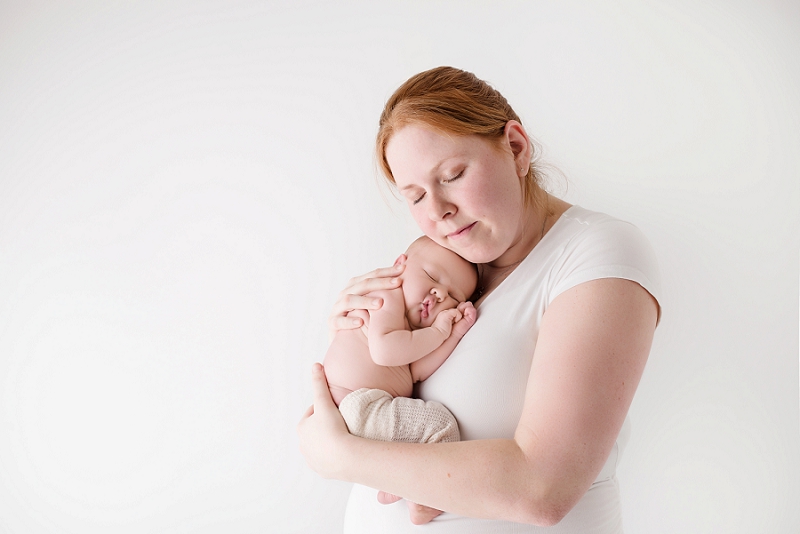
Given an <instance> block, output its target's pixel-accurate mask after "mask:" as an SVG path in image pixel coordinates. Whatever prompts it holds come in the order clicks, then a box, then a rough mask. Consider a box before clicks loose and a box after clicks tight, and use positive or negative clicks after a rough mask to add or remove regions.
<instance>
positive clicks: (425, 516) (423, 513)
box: [408, 501, 442, 525]
mask: <svg viewBox="0 0 800 534" xmlns="http://www.w3.org/2000/svg"><path fill="white" fill-rule="evenodd" d="M441 513H442V511H441V510H437V509H436V508H431V507H430V506H423V505H421V504H417V503H413V502H411V501H409V502H408V516H409V518H410V519H411V522H412V523H413V524H415V525H424V524H425V523H429V522H430V520H431V519H433V518H434V517H436V516H438V515H440V514H441Z"/></svg>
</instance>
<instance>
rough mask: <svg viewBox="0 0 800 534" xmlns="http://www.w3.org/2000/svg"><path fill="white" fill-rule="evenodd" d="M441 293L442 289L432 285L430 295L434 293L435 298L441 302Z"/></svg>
mask: <svg viewBox="0 0 800 534" xmlns="http://www.w3.org/2000/svg"><path fill="white" fill-rule="evenodd" d="M442 294H443V292H442V290H441V289H439V288H438V287H434V288H432V289H431V295H436V300H437V301H439V302H442V300H444V297H442Z"/></svg>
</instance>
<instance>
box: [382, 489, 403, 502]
mask: <svg viewBox="0 0 800 534" xmlns="http://www.w3.org/2000/svg"><path fill="white" fill-rule="evenodd" d="M400 499H402V497H398V496H397V495H392V494H391V493H386V492H385V491H379V492H378V502H379V503H381V504H392V503H395V502H397V501H399V500H400Z"/></svg>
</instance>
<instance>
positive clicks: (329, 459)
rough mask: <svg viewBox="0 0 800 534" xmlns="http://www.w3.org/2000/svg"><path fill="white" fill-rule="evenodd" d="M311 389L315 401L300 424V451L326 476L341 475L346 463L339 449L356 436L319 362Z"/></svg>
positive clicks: (334, 476)
mask: <svg viewBox="0 0 800 534" xmlns="http://www.w3.org/2000/svg"><path fill="white" fill-rule="evenodd" d="M311 392H312V397H313V402H314V404H312V405H311V407H310V408H309V409H308V410H306V413H304V414H303V418H302V419H301V420H300V423H298V425H297V434H298V437H299V438H300V452H301V453H302V454H303V456H304V457H305V459H306V463H307V464H308V466H309V467H310V468H311V469H313V470H314V471H316V472H317V473H318V474H320V475H321V476H323V477H325V478H341V473H342V469H343V467H345V466H343V465H342V464H343V463H344V462H342V461H340V460H339V459H340V458H341V457H342V455H340V454H338V452H339V451H341V450H342V448H343V447H344V446H345V445H346V441H347V440H348V439H350V438H352V436H351V435H350V433H349V432H348V431H347V425H346V424H345V422H344V419H342V415H341V413H340V412H339V409H338V408H337V407H336V404H335V403H334V402H333V399H332V398H331V393H330V390H329V389H328V381H327V379H326V378H325V370H324V368H323V367H322V365H320V364H318V363H315V364H314V367H312V369H311Z"/></svg>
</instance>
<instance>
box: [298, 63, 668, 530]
mask: <svg viewBox="0 0 800 534" xmlns="http://www.w3.org/2000/svg"><path fill="white" fill-rule="evenodd" d="M533 151H534V148H533V145H532V143H531V141H530V139H529V138H528V135H527V133H526V132H525V129H524V128H523V126H522V124H521V123H520V120H519V117H518V116H517V115H516V113H514V111H513V110H512V109H511V107H510V106H509V105H508V103H507V102H506V100H505V98H503V97H502V95H500V93H498V92H497V91H496V90H494V89H493V88H492V87H490V86H489V85H488V84H486V83H485V82H483V81H481V80H479V79H477V78H476V77H475V76H474V75H472V74H470V73H467V72H464V71H460V70H458V69H453V68H450V67H441V68H437V69H433V70H430V71H427V72H423V73H421V74H418V75H416V76H414V77H412V78H411V79H410V80H408V81H407V82H406V83H405V84H403V85H402V86H401V87H400V88H399V89H398V90H397V91H396V92H395V94H394V95H393V96H392V97H391V98H390V100H389V101H388V102H387V104H386V107H385V109H384V112H383V114H382V116H381V121H380V131H379V133H378V139H377V156H378V161H379V163H380V165H381V168H382V171H383V172H384V173H385V174H386V176H387V178H388V179H389V180H390V181H391V182H393V183H394V184H395V185H396V187H397V189H398V190H399V192H400V193H401V194H402V195H403V196H404V197H405V198H406V200H407V201H408V206H409V209H410V210H411V214H412V215H413V217H414V220H415V221H416V223H417V224H418V225H419V227H420V229H421V230H422V231H423V232H424V233H425V234H426V235H427V236H429V237H430V238H431V239H433V240H434V241H436V242H437V243H439V244H441V245H443V246H445V247H447V248H449V249H451V250H453V251H454V252H456V253H458V254H459V255H461V256H462V257H464V258H465V259H467V260H469V261H471V262H473V263H476V264H477V265H478V272H479V282H478V290H477V291H476V293H475V295H474V296H473V301H474V303H475V306H476V308H477V309H478V320H477V322H476V323H475V325H474V326H473V328H472V329H471V330H470V331H469V332H468V333H467V335H466V336H464V338H463V339H462V340H461V342H460V343H459V345H458V347H457V348H456V350H455V351H454V352H453V354H452V355H451V356H450V358H449V359H448V361H447V362H445V364H444V365H443V366H442V367H441V368H440V369H439V370H438V371H437V372H436V373H435V374H434V375H433V376H432V377H431V378H429V379H428V380H427V381H426V382H424V383H423V384H422V386H421V387H420V388H419V392H418V393H419V396H420V397H421V398H423V399H426V400H437V401H439V402H441V403H443V404H444V405H445V406H447V407H448V408H449V409H450V410H451V411H452V412H453V414H454V415H455V416H456V418H457V419H458V422H459V426H460V428H461V433H462V437H463V439H464V441H461V442H458V443H446V444H436V445H425V444H415V443H395V442H392V443H386V442H378V441H370V440H365V439H361V438H357V437H354V436H351V435H350V434H348V433H347V429H346V427H345V425H344V422H343V421H342V419H341V417H340V415H339V412H338V411H337V410H336V406H335V404H334V403H333V402H332V401H331V398H330V395H329V393H328V388H327V386H326V382H325V377H324V372H323V370H322V368H321V367H320V366H315V368H314V371H313V373H312V381H313V392H314V405H313V406H312V407H311V408H310V409H309V410H308V412H307V413H306V414H305V415H304V417H303V419H302V420H301V422H300V424H299V425H298V433H299V436H300V446H301V450H302V452H303V454H304V455H305V457H306V460H307V462H308V463H309V465H310V466H311V467H312V468H313V469H314V470H316V471H317V472H318V473H320V474H321V475H322V476H325V477H330V478H337V479H340V480H347V481H352V482H355V483H356V485H355V486H354V489H353V492H352V494H351V497H350V501H349V503H348V510H347V514H346V520H345V523H346V525H345V531H346V532H411V531H416V530H414V527H412V526H411V523H412V522H413V523H425V522H428V521H430V520H431V519H433V521H431V522H430V523H429V524H428V525H426V527H425V529H426V532H437V533H438V532H459V533H468V532H561V533H583V534H586V533H601V532H602V533H606V532H608V533H611V532H613V533H617V532H621V531H622V525H621V514H620V502H619V489H618V486H617V482H616V478H615V476H614V473H615V467H616V463H617V460H618V457H619V453H620V447H621V446H622V445H624V435H625V433H624V432H623V433H622V438H620V432H621V430H623V424H624V423H625V421H626V415H627V412H628V408H629V406H630V404H631V401H632V400H633V396H634V393H635V392H636V387H637V385H638V383H639V379H640V378H641V375H642V372H643V370H644V365H645V362H646V360H647V356H648V353H649V351H650V346H651V343H652V338H653V332H654V330H655V327H656V324H657V321H658V315H659V306H658V303H657V296H658V269H657V265H656V263H655V259H654V257H653V254H652V251H651V249H650V247H649V245H648V243H647V241H646V240H645V239H644V237H643V236H642V235H641V233H640V232H639V231H638V230H637V229H636V228H635V227H633V226H631V225H629V224H627V223H624V222H622V221H618V220H616V219H613V218H611V217H608V216H606V215H603V214H599V213H593V212H590V211H588V210H585V209H583V208H580V207H578V206H570V205H569V204H567V203H566V202H564V201H562V200H559V199H557V198H555V197H553V196H551V195H549V194H547V193H546V192H545V191H544V190H543V189H542V188H541V186H540V183H539V171H538V169H537V166H536V164H535V161H536V158H535V156H536V155H535V154H534V153H533ZM398 272H402V265H397V266H395V267H393V268H389V269H378V270H376V271H374V272H372V273H369V274H367V275H365V276H362V277H360V278H357V279H354V280H352V281H351V284H350V286H349V287H348V288H346V289H345V290H344V291H343V292H342V296H341V298H340V299H339V301H338V302H337V303H336V305H335V307H334V312H333V314H332V317H331V326H332V328H334V329H342V328H353V327H355V326H358V324H353V321H352V320H351V319H348V318H346V317H345V315H346V313H347V311H348V310H352V309H357V308H363V309H374V308H375V307H376V306H379V304H375V303H373V302H371V299H367V298H365V297H364V295H366V294H367V293H368V292H369V291H372V290H374V289H378V288H386V287H391V286H392V284H394V283H396V282H394V281H393V279H392V278H391V277H392V276H393V275H396V274H397V273H398ZM370 488H375V489H380V490H383V491H386V492H389V493H391V494H394V495H399V496H401V497H404V498H405V499H406V500H407V501H408V502H409V503H420V505H412V504H409V508H408V509H409V510H410V520H409V513H408V512H406V509H405V507H403V506H402V503H397V504H393V505H381V504H379V503H378V502H377V500H376V491H375V489H370ZM438 510H444V511H445V512H447V513H445V514H442V515H438V514H439V511H438ZM434 518H435V519H434ZM547 527H549V528H547Z"/></svg>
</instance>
